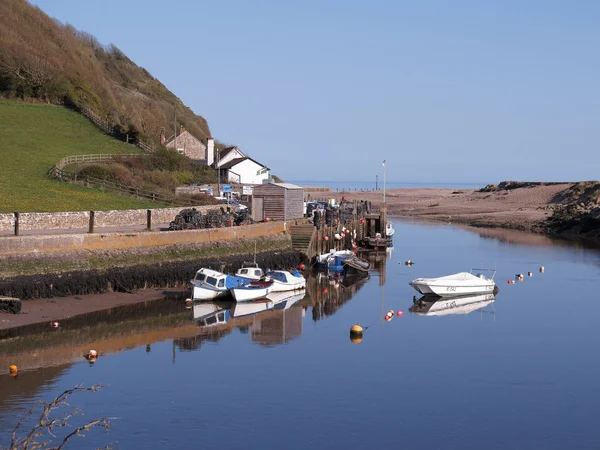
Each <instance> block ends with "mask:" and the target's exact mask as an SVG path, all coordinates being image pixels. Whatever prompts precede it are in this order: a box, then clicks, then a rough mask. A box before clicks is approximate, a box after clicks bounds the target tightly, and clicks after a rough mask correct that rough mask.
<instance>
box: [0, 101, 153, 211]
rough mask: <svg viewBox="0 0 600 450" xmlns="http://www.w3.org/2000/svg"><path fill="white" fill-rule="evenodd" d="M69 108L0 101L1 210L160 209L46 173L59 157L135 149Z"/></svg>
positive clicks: (133, 150) (125, 151) (124, 151)
mask: <svg viewBox="0 0 600 450" xmlns="http://www.w3.org/2000/svg"><path fill="white" fill-rule="evenodd" d="M135 151H136V147H134V146H133V145H127V144H124V143H122V142H119V141H117V140H116V139H112V138H110V137H108V136H107V135H105V134H104V133H102V132H101V131H100V130H99V129H98V128H96V127H95V126H94V125H92V123H91V122H89V121H88V120H87V119H85V118H84V117H83V116H80V115H78V114H76V113H74V112H72V111H69V110H68V109H66V108H62V107H59V106H51V105H32V104H22V103H13V102H0V161H2V164H0V212H14V211H20V212H53V211H85V210H108V209H139V208H150V207H156V206H157V204H156V203H152V202H147V201H141V200H136V199H131V198H128V197H123V196H118V195H113V194H109V193H104V192H101V191H97V190H92V189H88V188H86V187H83V186H75V185H71V184H68V183H60V182H58V181H55V180H52V179H50V178H48V177H47V176H46V171H47V170H48V169H49V168H50V167H52V166H53V165H54V164H55V163H56V162H57V161H58V160H59V159H61V158H64V157H65V156H69V155H82V154H92V153H134V152H135Z"/></svg>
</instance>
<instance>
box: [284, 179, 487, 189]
mask: <svg viewBox="0 0 600 450" xmlns="http://www.w3.org/2000/svg"><path fill="white" fill-rule="evenodd" d="M290 183H294V184H297V185H299V186H308V187H327V188H329V189H331V190H334V191H336V190H339V191H342V190H352V191H354V190H356V191H360V190H364V191H367V190H368V191H372V190H374V189H375V188H376V187H377V188H378V189H379V190H382V189H383V177H379V180H378V181H377V182H376V180H375V179H373V181H314V180H291V181H290ZM485 185H486V183H462V182H455V183H427V182H404V181H403V182H400V181H390V180H386V183H385V187H386V189H398V188H456V189H475V188H481V187H484V186H485Z"/></svg>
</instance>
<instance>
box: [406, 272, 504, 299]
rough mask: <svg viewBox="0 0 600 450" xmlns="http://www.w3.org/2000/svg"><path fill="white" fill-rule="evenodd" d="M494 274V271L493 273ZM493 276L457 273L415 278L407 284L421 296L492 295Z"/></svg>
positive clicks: (493, 286) (494, 284) (494, 285)
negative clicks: (437, 276)
mask: <svg viewBox="0 0 600 450" xmlns="http://www.w3.org/2000/svg"><path fill="white" fill-rule="evenodd" d="M481 270H485V269H481ZM495 274H496V271H494V275H495ZM494 275H492V277H491V278H488V277H486V276H485V275H484V274H482V273H478V274H477V275H473V273H472V271H471V272H459V273H455V274H453V275H447V276H445V277H439V278H416V279H414V280H412V281H411V282H410V283H409V284H410V285H411V286H412V287H413V289H414V290H416V291H417V292H419V293H420V294H423V295H437V296H438V297H455V296H458V295H472V294H479V293H492V292H493V291H494V288H495V287H496V283H495V282H494Z"/></svg>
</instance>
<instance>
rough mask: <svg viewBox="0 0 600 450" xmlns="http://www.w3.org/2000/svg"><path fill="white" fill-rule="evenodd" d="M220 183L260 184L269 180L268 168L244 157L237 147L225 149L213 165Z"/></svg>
mask: <svg viewBox="0 0 600 450" xmlns="http://www.w3.org/2000/svg"><path fill="white" fill-rule="evenodd" d="M213 167H214V168H215V169H218V170H219V176H220V179H221V183H243V184H261V183H263V181H264V180H267V179H268V178H269V168H268V167H267V166H265V165H264V164H261V163H259V162H258V161H256V160H254V159H252V158H250V157H248V156H246V155H244V154H243V153H242V152H241V151H240V149H239V148H237V147H225V148H224V149H223V150H221V152H219V154H218V156H217V160H216V161H215V163H214V164H213Z"/></svg>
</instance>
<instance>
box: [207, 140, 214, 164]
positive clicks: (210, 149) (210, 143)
mask: <svg viewBox="0 0 600 450" xmlns="http://www.w3.org/2000/svg"><path fill="white" fill-rule="evenodd" d="M214 161H215V140H214V139H213V138H211V137H209V138H208V139H207V140H206V164H207V165H209V166H212V163H213V162H214Z"/></svg>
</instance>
